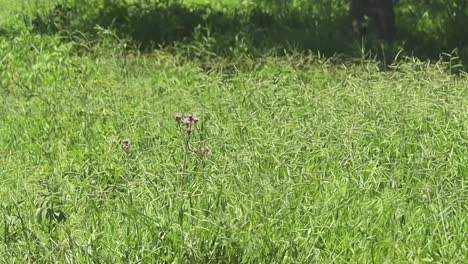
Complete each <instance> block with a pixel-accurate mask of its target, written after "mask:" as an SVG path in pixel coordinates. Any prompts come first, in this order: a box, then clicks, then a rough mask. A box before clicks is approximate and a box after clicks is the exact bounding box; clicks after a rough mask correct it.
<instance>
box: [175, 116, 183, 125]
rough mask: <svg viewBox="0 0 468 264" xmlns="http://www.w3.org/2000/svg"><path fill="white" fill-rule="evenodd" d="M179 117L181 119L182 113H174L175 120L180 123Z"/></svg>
mask: <svg viewBox="0 0 468 264" xmlns="http://www.w3.org/2000/svg"><path fill="white" fill-rule="evenodd" d="M181 119H182V115H181V114H176V115H175V121H176V122H177V123H180V120H181Z"/></svg>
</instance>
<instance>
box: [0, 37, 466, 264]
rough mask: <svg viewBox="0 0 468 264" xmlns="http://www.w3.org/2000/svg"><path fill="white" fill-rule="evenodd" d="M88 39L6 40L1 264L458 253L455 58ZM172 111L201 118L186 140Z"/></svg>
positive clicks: (462, 249)
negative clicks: (224, 50)
mask: <svg viewBox="0 0 468 264" xmlns="http://www.w3.org/2000/svg"><path fill="white" fill-rule="evenodd" d="M79 41H80V40H79V39H78V38H77V39H76V42H64V41H63V39H61V38H59V37H58V36H48V35H37V34H32V33H29V32H24V33H23V34H18V35H17V36H13V37H12V36H9V37H8V38H6V37H0V51H6V52H3V53H2V54H1V55H0V62H1V63H0V180H1V187H0V219H1V220H2V221H0V230H1V231H0V256H1V259H2V261H4V262H9V263H10V262H11V263H22V262H35V263H55V262H60V263H61V262H63V263H94V262H104V263H112V262H115V263H137V262H140V263H153V262H170V263H181V262H190V263H239V262H245V263H333V262H338V263H368V262H379V263H380V262H382V263H400V262H403V263H405V262H410V263H412V262H429V263H432V262H440V263H463V262H464V259H466V252H467V250H468V248H467V242H466V235H465V234H466V231H467V230H468V226H467V225H468V224H467V221H466V220H467V215H468V214H467V213H468V210H467V209H468V208H467V198H468V197H467V190H466V184H467V177H468V168H467V164H468V79H467V76H466V74H460V75H458V76H456V75H451V74H449V70H448V68H449V66H450V65H449V64H448V63H444V62H439V63H437V64H428V63H426V62H420V61H418V60H417V59H411V58H408V59H401V60H399V61H398V62H396V63H395V64H394V65H393V66H392V67H391V69H390V70H389V71H385V72H384V71H380V70H379V69H378V67H377V65H376V63H374V62H369V61H365V60H362V61H360V62H359V63H351V62H349V61H343V60H341V59H338V58H323V57H319V56H315V55H304V54H300V53H294V52H291V53H289V54H286V55H284V56H281V57H276V56H271V55H264V56H258V57H253V56H246V55H243V54H240V55H239V56H237V57H229V58H225V57H213V56H206V57H203V56H197V57H196V58H192V57H188V56H186V54H187V53H190V52H193V51H192V50H191V49H193V47H187V46H184V45H180V46H178V47H177V48H170V49H160V50H157V51H154V52H151V53H147V54H140V53H139V52H137V51H134V50H129V49H125V48H123V47H124V45H123V43H122V42H119V41H118V40H117V38H115V37H114V36H112V35H111V34H100V35H98V39H97V40H96V41H95V43H94V44H93V45H92V46H89V48H88V49H87V50H86V52H85V53H83V54H82V53H78V52H77V51H76V50H77V47H81V46H80V45H81V44H82V43H80V42H79ZM200 52H201V53H203V51H200ZM176 113H182V114H184V115H187V114H194V115H198V116H199V117H200V121H199V123H197V130H196V133H194V134H193V138H191V139H190V140H191V141H190V147H187V144H186V143H185V142H184V140H186V138H185V137H184V135H185V134H184V133H186V130H180V129H184V126H182V127H179V125H178V124H177V122H176V121H175V119H174V115H175V114H176ZM181 132H182V133H181ZM122 142H128V143H124V144H123V143H122ZM122 144H123V145H122ZM202 149H203V151H201V150H202ZM205 150H207V151H205Z"/></svg>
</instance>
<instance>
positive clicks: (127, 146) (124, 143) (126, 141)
mask: <svg viewBox="0 0 468 264" xmlns="http://www.w3.org/2000/svg"><path fill="white" fill-rule="evenodd" d="M122 150H123V151H124V152H125V153H129V152H130V139H128V138H125V139H123V140H122Z"/></svg>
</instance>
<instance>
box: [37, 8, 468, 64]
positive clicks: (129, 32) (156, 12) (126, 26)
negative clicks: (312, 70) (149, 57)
mask: <svg viewBox="0 0 468 264" xmlns="http://www.w3.org/2000/svg"><path fill="white" fill-rule="evenodd" d="M83 1H84V0H83ZM104 2H105V5H97V4H95V5H91V4H89V3H88V4H86V1H84V2H83V3H80V1H75V2H74V4H68V5H64V4H57V5H55V6H54V7H53V8H52V9H49V10H47V11H44V12H42V13H41V12H37V14H36V15H35V17H34V18H33V19H32V26H33V30H34V31H35V32H38V33H50V34H55V33H61V34H63V35H67V34H70V33H72V32H75V31H80V32H82V33H85V34H88V35H93V34H96V30H95V29H94V28H95V26H96V25H100V26H102V27H104V28H110V29H112V30H113V31H114V32H115V33H116V34H117V35H118V36H119V37H122V38H126V39H129V40H130V41H131V43H133V44H136V45H138V47H139V48H140V49H141V50H143V51H148V50H151V49H153V48H157V47H161V46H162V47H167V46H171V45H173V44H174V43H184V44H191V43H205V44H206V45H204V47H205V48H207V49H208V50H209V51H210V52H213V53H215V54H217V55H235V54H236V52H243V53H249V54H255V53H257V52H259V53H261V52H265V51H271V50H272V49H273V50H275V49H276V50H282V49H286V50H290V49H295V50H296V51H297V50H299V51H305V50H311V51H313V52H317V51H320V53H322V54H325V55H328V56H330V55H333V54H336V53H340V54H345V55H349V56H359V55H360V41H357V40H356V39H355V38H354V37H353V36H352V33H351V29H350V20H351V19H350V17H349V15H348V11H347V8H348V7H347V5H348V2H347V1H334V3H335V4H333V5H332V4H329V5H325V4H320V5H318V4H316V3H312V4H310V5H309V6H308V8H296V9H294V8H290V9H287V10H282V11H281V12H277V11H276V12H268V11H266V10H265V9H262V8H260V7H254V8H250V9H236V10H229V11H228V12H226V13H222V12H220V11H217V10H215V9H213V8H212V7H210V6H208V5H194V6H186V5H182V4H179V3H168V2H165V3H161V2H156V3H152V4H148V3H146V4H139V3H133V4H129V3H125V1H104ZM403 2H404V1H403ZM407 5H409V4H406V6H407ZM405 10H406V11H405ZM408 10H410V9H408V8H406V9H405V8H401V10H398V9H397V13H398V12H399V11H401V12H400V14H399V15H398V17H397V18H398V19H397V20H398V21H397V24H398V25H397V26H398V29H399V32H398V34H397V38H398V39H399V40H398V41H397V43H396V45H395V49H398V48H403V49H404V50H405V52H406V54H408V55H415V56H418V57H420V58H421V59H438V57H439V55H440V53H441V52H450V51H452V50H453V49H454V48H458V49H459V51H460V53H461V55H462V57H463V59H464V61H465V62H468V41H467V39H468V38H466V36H467V35H468V32H466V35H465V36H463V32H465V31H467V28H468V27H463V26H461V25H463V24H464V23H465V24H468V17H465V18H463V17H461V18H460V17H459V18H457V19H458V20H457V21H456V24H454V25H455V26H457V25H458V26H457V27H459V28H455V29H454V28H451V29H447V30H446V31H443V30H442V31H441V30H438V31H437V30H434V31H435V32H431V31H430V30H429V31H428V30H427V28H419V29H418V28H416V27H415V25H418V24H419V25H420V24H421V21H422V18H421V17H420V16H419V15H418V13H415V12H413V13H409V12H408ZM461 11H464V10H461ZM430 21H431V20H429V22H430ZM434 21H435V20H434ZM423 22H424V21H423ZM426 22H427V21H426ZM439 22H440V21H439ZM449 22H450V21H449ZM458 33H460V34H461V35H460V34H458ZM366 46H370V47H374V50H376V47H378V45H376V41H375V38H373V37H371V38H370V41H368V42H367V44H366ZM375 53H378V52H375ZM464 53H466V54H464Z"/></svg>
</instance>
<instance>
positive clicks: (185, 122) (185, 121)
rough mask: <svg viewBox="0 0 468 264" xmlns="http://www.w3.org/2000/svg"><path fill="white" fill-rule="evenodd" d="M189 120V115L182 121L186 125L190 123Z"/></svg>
mask: <svg viewBox="0 0 468 264" xmlns="http://www.w3.org/2000/svg"><path fill="white" fill-rule="evenodd" d="M191 122H192V120H190V118H189V117H186V118H184V121H183V123H184V125H187V126H188V125H190V123H191Z"/></svg>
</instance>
